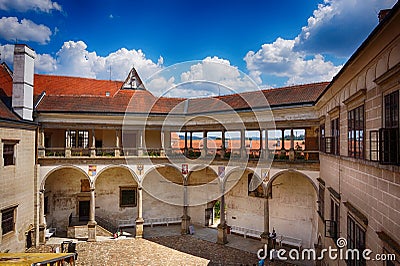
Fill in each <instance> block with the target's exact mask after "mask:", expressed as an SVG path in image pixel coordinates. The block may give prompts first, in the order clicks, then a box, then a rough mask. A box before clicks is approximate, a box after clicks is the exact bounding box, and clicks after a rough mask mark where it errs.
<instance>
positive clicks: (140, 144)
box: [137, 130, 144, 156]
mask: <svg viewBox="0 0 400 266" xmlns="http://www.w3.org/2000/svg"><path fill="white" fill-rule="evenodd" d="M137 138H138V142H137V143H138V156H143V155H144V150H143V130H138V134H137Z"/></svg>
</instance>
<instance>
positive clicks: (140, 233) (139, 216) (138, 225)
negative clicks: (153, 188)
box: [135, 186, 144, 238]
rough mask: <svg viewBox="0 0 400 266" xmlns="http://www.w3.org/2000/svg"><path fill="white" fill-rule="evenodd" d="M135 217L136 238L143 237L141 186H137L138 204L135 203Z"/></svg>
mask: <svg viewBox="0 0 400 266" xmlns="http://www.w3.org/2000/svg"><path fill="white" fill-rule="evenodd" d="M137 206H138V207H137V218H136V236H135V237H136V238H142V237H143V223H144V219H143V190H142V186H139V187H138V205H137Z"/></svg>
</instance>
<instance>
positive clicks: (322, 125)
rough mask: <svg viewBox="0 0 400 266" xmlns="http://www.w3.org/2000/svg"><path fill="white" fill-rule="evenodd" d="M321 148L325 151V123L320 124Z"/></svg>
mask: <svg viewBox="0 0 400 266" xmlns="http://www.w3.org/2000/svg"><path fill="white" fill-rule="evenodd" d="M319 150H320V151H322V152H325V124H321V125H320V126H319Z"/></svg>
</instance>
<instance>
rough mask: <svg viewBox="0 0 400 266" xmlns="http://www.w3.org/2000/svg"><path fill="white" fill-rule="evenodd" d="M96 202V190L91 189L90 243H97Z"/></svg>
mask: <svg viewBox="0 0 400 266" xmlns="http://www.w3.org/2000/svg"><path fill="white" fill-rule="evenodd" d="M95 211H96V201H95V189H94V188H91V189H90V212H89V222H88V242H95V241H96V224H97V223H96V218H95V217H96V214H95Z"/></svg>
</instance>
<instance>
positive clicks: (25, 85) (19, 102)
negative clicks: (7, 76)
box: [12, 44, 35, 121]
mask: <svg viewBox="0 0 400 266" xmlns="http://www.w3.org/2000/svg"><path fill="white" fill-rule="evenodd" d="M34 61H35V52H34V51H33V49H31V48H30V47H29V46H27V45H25V44H16V45H15V46H14V71H13V91H12V107H13V110H14V112H16V113H17V114H18V115H19V116H20V117H21V118H22V119H25V120H29V121H32V120H33V116H32V113H33V74H34Z"/></svg>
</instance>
